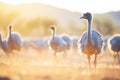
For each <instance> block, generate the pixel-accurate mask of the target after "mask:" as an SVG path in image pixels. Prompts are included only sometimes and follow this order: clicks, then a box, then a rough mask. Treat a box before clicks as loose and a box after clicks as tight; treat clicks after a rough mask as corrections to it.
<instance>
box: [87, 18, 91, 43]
mask: <svg viewBox="0 0 120 80" xmlns="http://www.w3.org/2000/svg"><path fill="white" fill-rule="evenodd" d="M91 24H92V18H91V19H89V20H88V41H90V42H91V37H92V34H91Z"/></svg>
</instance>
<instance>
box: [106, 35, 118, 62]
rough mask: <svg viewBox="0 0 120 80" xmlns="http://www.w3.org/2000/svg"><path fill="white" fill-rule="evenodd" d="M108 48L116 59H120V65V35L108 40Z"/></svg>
mask: <svg viewBox="0 0 120 80" xmlns="http://www.w3.org/2000/svg"><path fill="white" fill-rule="evenodd" d="M108 48H109V50H110V52H111V53H112V54H113V55H114V58H115V59H116V58H117V59H118V63H119V64H120V59H119V51H120V35H119V34H116V35H114V36H112V37H111V38H110V39H109V40H108Z"/></svg>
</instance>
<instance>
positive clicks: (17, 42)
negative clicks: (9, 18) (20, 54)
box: [7, 26, 22, 52]
mask: <svg viewBox="0 0 120 80" xmlns="http://www.w3.org/2000/svg"><path fill="white" fill-rule="evenodd" d="M11 29H12V26H9V35H8V37H7V45H8V48H9V49H10V50H11V52H13V51H14V50H16V51H20V50H21V46H22V45H21V44H22V43H21V36H20V34H18V33H16V32H11Z"/></svg>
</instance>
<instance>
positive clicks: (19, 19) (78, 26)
mask: <svg viewBox="0 0 120 80" xmlns="http://www.w3.org/2000/svg"><path fill="white" fill-rule="evenodd" d="M108 2H109V1H108V0H106V1H98V2H96V1H94V0H90V1H87V0H84V1H82V0H79V1H78V0H74V1H73V0H71V1H67V0H65V1H63V2H61V1H57V0H50V1H47V0H44V1H42V0H39V1H37V0H33V1H32V0H31V1H27V0H26V1H22V0H20V1H17V0H16V1H10V0H4V1H0V32H2V33H3V37H6V36H7V34H8V26H9V25H12V26H13V27H14V29H13V30H14V31H16V32H19V33H20V34H21V35H22V37H31V36H32V37H33V36H34V37H43V36H49V35H50V31H49V27H50V26H51V25H55V26H56V27H57V31H56V32H57V34H62V33H66V34H69V35H78V36H79V35H81V34H82V33H83V31H85V30H86V28H87V27H86V26H87V25H86V21H85V20H80V17H81V16H82V13H84V12H88V11H89V12H92V13H93V14H94V19H93V24H92V25H93V28H96V29H97V30H98V31H100V32H101V33H102V34H103V35H104V36H110V35H113V34H116V33H120V16H119V15H120V10H119V9H120V7H119V6H118V2H117V1H114V2H113V1H111V2H110V4H107V3H108ZM68 3H69V4H68ZM82 3H83V4H82ZM112 6H113V7H112ZM110 7H111V8H110Z"/></svg>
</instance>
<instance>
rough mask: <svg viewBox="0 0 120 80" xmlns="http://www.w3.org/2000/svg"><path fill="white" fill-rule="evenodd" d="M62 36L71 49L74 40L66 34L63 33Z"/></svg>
mask: <svg viewBox="0 0 120 80" xmlns="http://www.w3.org/2000/svg"><path fill="white" fill-rule="evenodd" d="M61 38H62V39H63V40H64V41H65V42H66V47H67V49H68V50H69V49H70V48H71V45H72V41H71V39H70V37H69V36H68V35H66V34H63V35H62V36H61Z"/></svg>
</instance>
